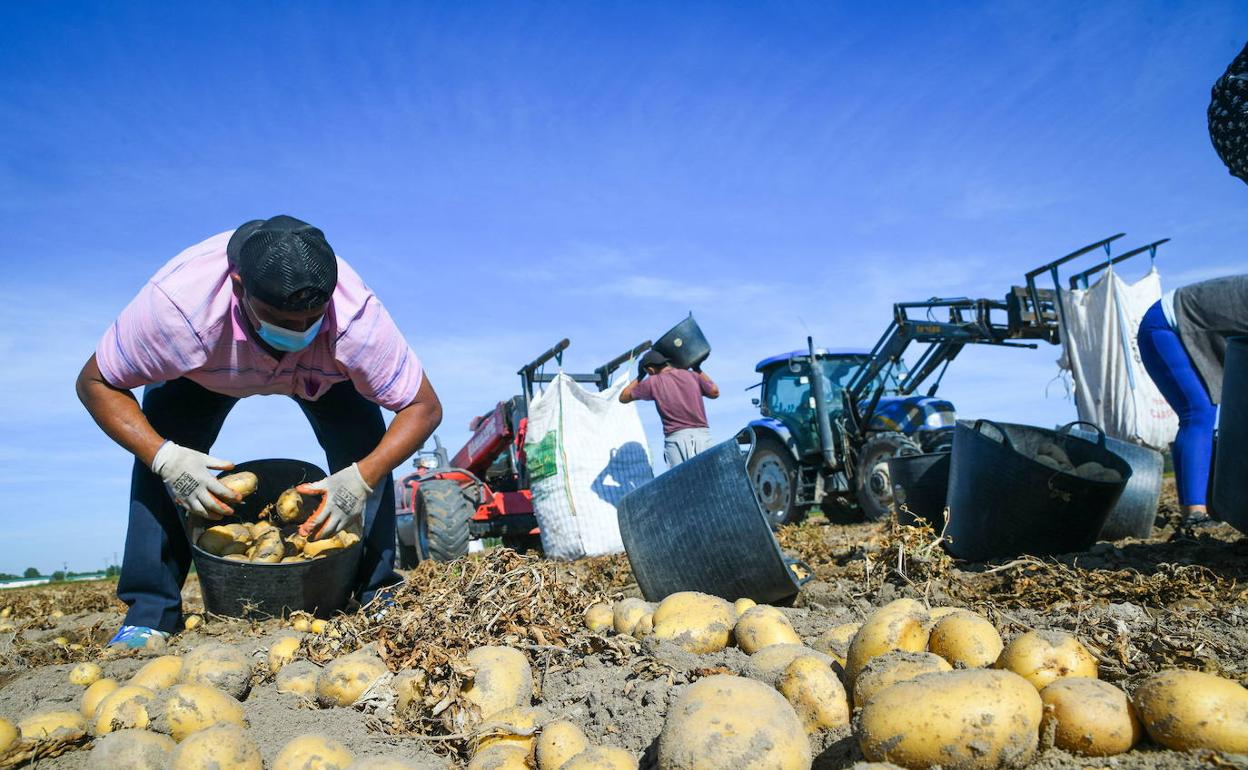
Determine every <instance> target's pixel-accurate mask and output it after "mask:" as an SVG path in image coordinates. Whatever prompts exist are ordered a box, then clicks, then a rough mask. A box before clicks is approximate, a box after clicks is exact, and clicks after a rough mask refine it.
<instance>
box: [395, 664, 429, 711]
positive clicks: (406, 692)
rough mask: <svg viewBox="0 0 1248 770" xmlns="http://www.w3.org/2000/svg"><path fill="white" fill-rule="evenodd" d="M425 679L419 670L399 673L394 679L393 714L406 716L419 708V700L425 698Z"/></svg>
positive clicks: (423, 673) (422, 672)
mask: <svg viewBox="0 0 1248 770" xmlns="http://www.w3.org/2000/svg"><path fill="white" fill-rule="evenodd" d="M426 679H427V677H426V676H425V672H424V671H421V670H420V669H413V670H411V671H401V672H399V674H398V675H396V676H395V677H394V682H393V685H394V695H395V699H394V713H395V714H398V715H399V716H406V715H409V713H410V712H412V711H413V710H414V709H418V708H420V705H421V699H422V698H424V696H425V682H426ZM413 716H414V714H413Z"/></svg>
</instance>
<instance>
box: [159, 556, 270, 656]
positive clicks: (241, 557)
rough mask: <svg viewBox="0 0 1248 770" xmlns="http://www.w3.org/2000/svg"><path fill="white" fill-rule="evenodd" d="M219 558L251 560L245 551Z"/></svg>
mask: <svg viewBox="0 0 1248 770" xmlns="http://www.w3.org/2000/svg"><path fill="white" fill-rule="evenodd" d="M221 558H222V559H225V560H226V561H247V562H249V561H251V559H248V558H247V554H245V553H227V554H226V555H225V556H222V557H221ZM148 641H151V640H150V639H149V640H148Z"/></svg>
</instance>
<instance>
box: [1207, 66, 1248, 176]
mask: <svg viewBox="0 0 1248 770" xmlns="http://www.w3.org/2000/svg"><path fill="white" fill-rule="evenodd" d="M1212 96H1213V98H1212V99H1211V100H1210V102H1209V139H1210V140H1212V141H1213V149H1215V150H1217V152H1218V157H1219V158H1221V159H1222V162H1223V163H1225V164H1226V167H1227V169H1228V170H1229V171H1230V172H1231V174H1233V175H1234V176H1237V177H1239V178H1240V179H1242V180H1244V181H1245V182H1248V46H1245V47H1244V50H1242V51H1240V52H1239V56H1236V57H1235V61H1233V62H1231V66H1229V67H1227V69H1226V72H1225V73H1224V74H1223V75H1222V77H1220V78H1218V81H1217V82H1216V83H1214V84H1213V95H1212Z"/></svg>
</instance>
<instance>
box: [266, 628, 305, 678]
mask: <svg viewBox="0 0 1248 770" xmlns="http://www.w3.org/2000/svg"><path fill="white" fill-rule="evenodd" d="M299 643H300V639H299V637H297V636H283V637H281V638H279V639H278V640H277V641H275V642H273V644H271V645H269V673H270V674H274V675H276V674H277V673H278V672H279V671H281V670H282V667H283V666H285V665H286V664H288V663H290V662H292V661H293V660H294V659H295V655H296V653H298V652H299Z"/></svg>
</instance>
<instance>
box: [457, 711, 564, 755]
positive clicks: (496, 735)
mask: <svg viewBox="0 0 1248 770" xmlns="http://www.w3.org/2000/svg"><path fill="white" fill-rule="evenodd" d="M549 720H550V714H548V713H547V712H546V710H545V709H542V708H538V707H536V706H512V707H511V708H509V709H503V710H502V711H499V712H496V713H494V714H491V715H490V717H489V719H486V720H485V721H484V722H482V723H481V725H480V726H478V728H477V734H476V735H475V736H473V741H472V744H473V753H476V752H478V751H484V750H485V749H487V748H489V747H490V746H496V745H498V744H502V743H506V744H512V745H515V746H523V747H524V750H525V753H526V754H528V753H532V751H533V746H534V744H536V743H537V732H538V729H539V728H540V727H541V726H542V723H544V722H547V721H549Z"/></svg>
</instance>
